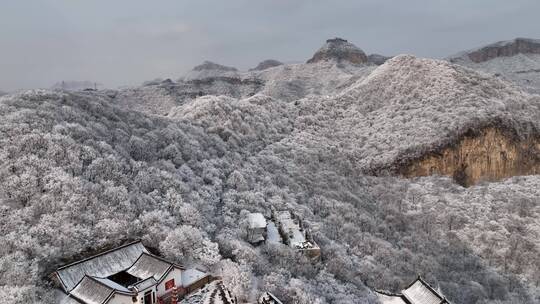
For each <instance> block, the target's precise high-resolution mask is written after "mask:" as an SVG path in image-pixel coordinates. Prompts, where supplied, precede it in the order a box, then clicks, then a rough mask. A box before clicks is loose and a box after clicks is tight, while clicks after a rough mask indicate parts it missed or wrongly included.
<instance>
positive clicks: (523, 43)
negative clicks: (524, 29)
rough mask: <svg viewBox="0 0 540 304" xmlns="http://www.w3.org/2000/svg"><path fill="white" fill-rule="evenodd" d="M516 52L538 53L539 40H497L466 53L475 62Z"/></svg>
mask: <svg viewBox="0 0 540 304" xmlns="http://www.w3.org/2000/svg"><path fill="white" fill-rule="evenodd" d="M517 54H540V40H535V39H527V38H517V39H514V40H512V41H502V42H497V43H494V44H491V45H488V46H485V47H482V48H480V49H478V50H474V51H471V52H469V53H468V57H469V59H471V60H472V61H473V62H475V63H480V62H484V61H488V60H491V59H494V58H498V57H511V56H515V55H517Z"/></svg>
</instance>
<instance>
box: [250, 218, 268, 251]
mask: <svg viewBox="0 0 540 304" xmlns="http://www.w3.org/2000/svg"><path fill="white" fill-rule="evenodd" d="M266 226H267V224H266V219H265V218H264V215H262V213H250V214H248V231H247V237H248V241H249V242H250V243H252V244H257V243H260V242H263V241H264V240H265V239H266Z"/></svg>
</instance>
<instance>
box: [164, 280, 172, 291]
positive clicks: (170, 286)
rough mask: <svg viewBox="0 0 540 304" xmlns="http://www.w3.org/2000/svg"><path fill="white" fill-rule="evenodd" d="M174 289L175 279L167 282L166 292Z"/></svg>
mask: <svg viewBox="0 0 540 304" xmlns="http://www.w3.org/2000/svg"><path fill="white" fill-rule="evenodd" d="M173 287H174V279H170V280H168V281H167V282H165V290H169V289H171V288H173Z"/></svg>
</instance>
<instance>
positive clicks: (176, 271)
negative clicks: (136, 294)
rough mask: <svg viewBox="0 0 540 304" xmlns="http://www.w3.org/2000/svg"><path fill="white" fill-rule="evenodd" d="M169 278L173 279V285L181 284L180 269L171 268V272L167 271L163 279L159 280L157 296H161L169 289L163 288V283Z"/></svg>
mask: <svg viewBox="0 0 540 304" xmlns="http://www.w3.org/2000/svg"><path fill="white" fill-rule="evenodd" d="M170 279H174V285H175V286H182V270H180V269H178V268H173V269H172V270H171V272H169V273H168V274H167V276H165V279H163V280H161V282H160V283H159V284H158V286H157V295H158V297H161V296H162V295H164V294H165V293H167V292H169V291H171V290H165V283H166V282H167V281H169V280H170Z"/></svg>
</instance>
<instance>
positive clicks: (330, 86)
mask: <svg viewBox="0 0 540 304" xmlns="http://www.w3.org/2000/svg"><path fill="white" fill-rule="evenodd" d="M334 40H335V39H334ZM334 40H329V41H330V42H327V43H325V45H324V46H323V47H322V48H321V50H319V51H317V52H316V53H315V55H314V56H313V58H318V59H317V60H309V63H305V64H277V63H276V62H271V64H268V62H266V63H264V62H263V63H261V64H263V66H264V67H265V68H260V67H259V68H256V69H252V70H250V71H238V70H237V69H236V68H234V67H227V66H224V65H220V64H217V63H213V62H209V61H206V62H204V63H203V64H201V65H198V66H196V67H195V68H193V70H191V71H190V72H188V73H187V74H186V75H185V76H183V77H181V78H180V79H178V81H176V82H171V81H166V82H155V81H154V82H150V83H147V85H145V86H142V87H134V88H128V89H124V90H120V91H119V92H118V95H117V98H116V102H117V103H118V104H119V105H122V106H129V107H130V108H133V109H137V110H140V111H147V112H148V113H153V114H160V115H166V114H167V113H168V112H169V111H170V110H171V109H172V108H173V107H174V106H175V105H182V104H184V103H185V102H189V101H191V100H194V99H196V98H197V97H200V96H206V95H216V96H219V95H224V96H229V97H234V98H247V97H250V96H253V95H255V94H264V95H267V96H270V97H273V98H276V99H280V100H285V101H295V100H298V99H300V98H303V97H306V96H309V95H332V94H335V93H336V92H338V91H340V90H341V89H343V88H345V87H347V86H348V85H350V84H352V83H354V82H355V81H357V80H359V79H362V78H363V77H366V76H367V75H368V74H369V73H370V72H371V71H373V70H374V69H375V68H376V66H377V65H376V64H375V63H371V62H368V59H367V57H366V56H365V55H363V57H361V58H362V61H358V58H357V57H355V56H358V54H363V52H362V51H361V50H360V49H358V48H357V47H356V46H354V45H353V44H351V43H349V42H346V41H345V40H343V39H340V40H338V41H337V42H332V41H334ZM344 44H345V46H344ZM334 49H336V50H334ZM348 52H350V53H351V54H349V53H348ZM321 53H324V54H325V55H324V56H323V55H320V54H321ZM380 60H381V59H380V58H379V59H377V60H376V61H377V62H378V63H380Z"/></svg>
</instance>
